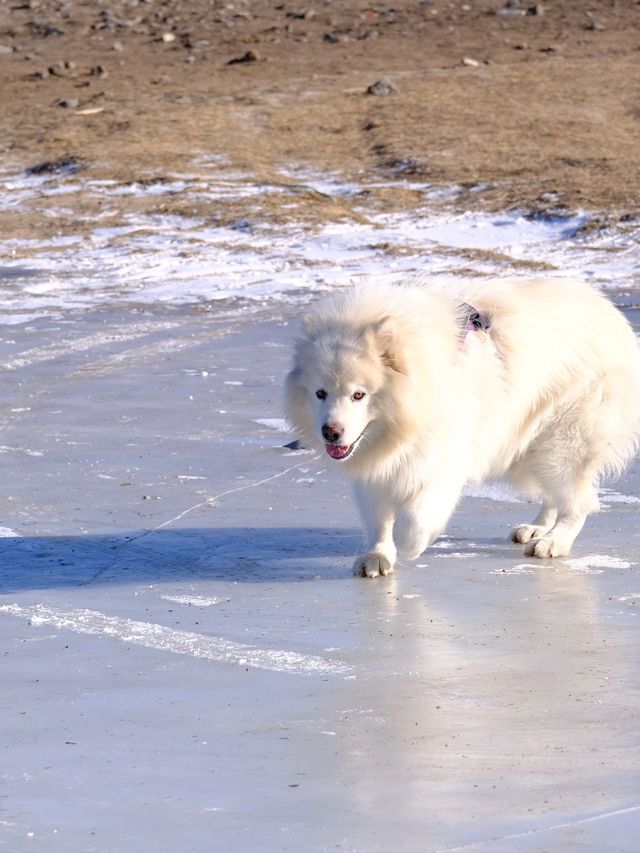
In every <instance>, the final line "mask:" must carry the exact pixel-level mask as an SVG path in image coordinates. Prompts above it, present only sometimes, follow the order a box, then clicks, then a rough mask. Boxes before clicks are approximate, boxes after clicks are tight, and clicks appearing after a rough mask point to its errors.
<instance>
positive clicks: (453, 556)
mask: <svg viewBox="0 0 640 853" xmlns="http://www.w3.org/2000/svg"><path fill="white" fill-rule="evenodd" d="M104 191H105V192H106V191H107V190H106V189H105V190H104ZM16 203H17V202H16ZM388 227H389V233H391V231H392V230H393V229H394V227H395V226H394V225H393V223H391V224H389V226H388ZM412 227H413V226H412ZM416 227H417V226H416ZM400 231H401V229H400ZM163 233H164V235H165V236H166V240H167V242H166V243H162V242H161V241H160V242H158V243H157V244H153V246H150V248H149V254H144V253H142V254H141V255H139V256H136V255H135V252H133V250H132V246H131V244H130V243H129V242H127V240H125V242H124V243H123V244H122V245H121V246H120V247H119V249H118V256H117V259H116V261H114V264H115V266H114V269H116V268H118V264H120V265H121V268H125V266H126V265H129V268H130V270H131V273H132V274H131V277H130V279H129V281H130V282H131V281H133V282H135V281H136V280H137V281H142V280H143V279H144V280H145V282H146V283H145V284H144V286H141V289H140V290H139V291H136V294H137V295H138V296H139V295H140V294H144V295H145V299H144V300H142V299H141V300H137V299H133V298H132V293H133V291H132V292H131V293H129V295H128V296H127V295H126V293H125V292H124V290H123V288H122V287H120V285H119V284H118V282H117V281H116V277H115V274H114V277H113V278H111V277H110V275H109V274H105V272H104V267H103V266H102V261H103V260H104V259H105V257H107V255H108V252H107V255H100V254H99V253H98V254H96V255H93V254H92V252H93V249H92V248H91V247H88V248H86V247H85V248H86V253H85V250H84V249H83V252H82V256H83V257H82V259H81V261H80V271H79V272H77V273H76V274H75V275H70V274H69V272H68V270H67V271H65V269H64V268H63V266H60V267H59V268H58V269H57V270H56V271H55V276H56V280H57V281H58V282H59V287H58V286H57V285H54V284H53V283H51V282H49V283H50V284H51V287H50V290H49V291H46V287H45V285H46V286H48V284H47V282H48V279H47V277H46V275H44V274H43V273H42V269H44V268H45V267H46V266H47V264H49V263H52V261H51V257H50V256H49V255H48V254H47V252H46V247H44V246H43V247H42V248H41V250H40V249H39V250H38V256H37V257H36V256H35V255H34V256H33V257H29V258H28V259H25V258H23V259H22V260H21V262H20V263H21V264H22V265H23V267H29V268H32V269H34V270H35V272H34V274H33V275H32V276H31V275H27V274H25V275H24V277H23V278H21V279H16V278H15V277H14V278H11V279H10V280H3V282H4V283H3V286H2V294H3V299H4V305H5V307H7V308H8V310H9V309H10V311H15V312H17V313H22V314H29V313H31V312H33V313H34V315H35V316H34V317H33V318H32V319H30V320H29V321H28V322H26V323H25V322H18V323H14V324H12V325H5V326H3V327H2V332H3V334H2V336H1V338H0V362H1V363H2V365H3V368H4V369H3V377H4V381H3V382H2V385H1V386H0V402H1V404H2V408H1V410H0V411H1V413H2V436H0V444H1V447H0V458H1V460H2V464H3V478H2V507H3V517H2V519H0V522H1V524H2V527H1V528H0V537H1V538H0V551H1V553H2V564H1V569H0V648H1V649H2V688H1V696H2V702H1V703H0V722H1V726H2V732H3V760H2V768H1V770H0V778H1V780H2V800H1V801H0V803H1V805H0V848H2V849H6V850H8V851H12V853H13V851H17V853H22V851H27V850H29V851H31V850H37V851H47V853H49V851H53V853H58V851H65V853H67V851H70V850H73V851H75V850H82V851H100V853H102V851H127V853H128V851H136V853H138V851H154V853H157V851H161V853H162V852H163V851H171V853H173V851H176V850H186V851H203V853H204V851H207V853H209V851H212V850H220V851H225V853H226V851H231V853H236V851H237V853H245V851H248V850H260V851H296V853H297V851H300V850H309V851H334V850H343V851H350V853H354V851H355V853H388V851H399V853H404V851H407V853H409V851H411V853H413V851H416V853H424V851H429V853H436V851H454V850H455V851H457V850H465V851H466V850H469V851H482V852H483V853H496V851H499V853H520V851H532V852H533V851H535V853H541V851H552V850H553V851H556V850H564V849H576V850H585V851H594V853H595V851H598V853H599V851H605V850H607V851H625V853H626V851H628V853H631V851H635V850H637V838H638V837H639V836H640V796H639V791H640V785H639V781H640V779H639V777H640V750H639V747H638V738H637V719H638V712H639V690H638V681H639V679H638V675H639V671H638V669H639V664H638V661H639V660H640V657H639V655H638V641H639V617H638V608H639V607H640V593H639V591H638V590H639V587H640V584H639V583H638V579H637V573H638V563H640V526H639V525H638V506H637V503H638V500H640V470H639V468H638V466H637V465H636V466H635V467H634V468H633V469H632V470H631V471H630V472H629V473H628V474H627V475H626V476H625V477H624V478H623V479H622V480H621V481H620V482H618V483H617V484H615V486H610V487H607V489H606V490H603V493H602V496H601V497H602V500H603V504H604V507H605V508H604V510H603V512H602V513H600V514H599V515H597V516H594V517H592V518H591V519H590V520H589V522H588V524H587V527H586V528H585V530H584V531H583V533H582V535H581V537H580V538H579V539H578V542H577V545H576V547H575V549H574V553H573V554H572V556H571V558H569V559H568V560H565V561H553V562H552V561H548V562H539V563H535V564H534V563H530V562H525V561H524V560H523V557H522V552H521V549H519V548H518V547H516V546H513V545H512V544H510V543H509V542H508V541H507V534H508V531H509V530H510V529H511V528H512V527H513V526H514V525H515V524H516V523H518V522H521V521H524V520H528V519H529V518H530V517H532V516H533V515H534V514H535V509H534V508H533V507H531V506H529V505H528V504H526V503H525V502H523V501H515V500H514V496H513V495H512V494H511V493H510V492H508V491H507V490H505V489H503V488H502V487H500V486H496V485H494V484H489V485H488V486H485V487H482V488H474V489H470V490H469V492H468V494H467V496H466V497H465V498H464V499H463V501H462V503H461V505H460V507H459V509H458V511H457V512H456V514H455V516H454V518H453V520H452V523H451V525H450V528H449V530H448V531H447V537H446V538H443V539H442V540H440V542H438V543H436V546H437V547H434V548H432V549H429V550H428V551H427V552H426V553H425V554H424V555H422V557H421V558H420V560H419V561H418V563H417V564H407V565H405V566H402V567H401V568H400V569H399V571H398V572H397V573H396V575H394V576H391V577H389V578H386V579H379V580H377V581H375V582H367V581H364V580H362V579H359V578H354V577H352V575H351V573H350V566H351V562H352V557H353V555H354V554H355V553H356V552H357V550H358V548H359V547H360V541H361V537H360V532H359V529H358V523H357V519H356V516H355V512H354V509H353V505H352V501H351V497H350V495H349V491H348V487H347V486H346V484H345V483H344V482H343V481H342V479H341V478H340V477H339V475H337V476H336V475H335V474H334V472H333V471H332V470H331V469H330V460H326V459H324V458H318V457H316V456H315V455H314V454H312V453H309V452H305V451H293V452H292V451H291V450H289V449H287V448H286V447H284V446H283V445H285V444H286V443H287V442H288V441H289V436H288V435H287V434H286V433H285V432H284V431H283V430H284V427H285V425H284V422H283V421H282V410H281V403H280V398H281V384H282V377H283V375H284V373H285V371H286V369H287V366H288V361H289V348H290V344H291V341H292V339H293V336H294V334H295V329H296V324H297V321H298V317H299V313H300V311H299V302H298V301H296V300H294V299H292V298H291V296H290V291H289V290H288V287H289V282H290V281H292V280H293V277H294V275H296V274H297V273H296V272H295V269H294V267H295V264H293V263H292V267H291V269H287V268H286V265H283V270H284V272H283V273H282V278H280V277H279V276H280V273H277V272H272V273H269V275H271V279H270V284H269V287H270V288H271V289H270V295H269V298H268V299H254V300H252V301H247V300H238V298H237V295H238V294H237V293H236V294H235V297H234V298H233V299H231V298H226V297H225V298H223V297H222V296H220V294H217V295H218V296H219V298H218V299H217V301H216V302H215V304H211V303H210V302H209V301H207V300H204V301H203V299H197V300H195V301H190V300H185V299H183V298H182V297H181V296H180V298H178V297H176V298H174V296H175V294H176V292H177V291H176V288H178V285H176V284H175V282H173V283H172V282H170V281H167V282H165V281H164V279H163V276H164V274H165V273H164V272H163V270H164V271H166V270H167V269H168V268H169V266H170V263H172V262H171V252H172V251H173V250H172V248H171V245H172V244H171V241H172V240H173V239H178V238H177V237H176V236H175V234H173V236H172V231H171V228H170V227H169V226H168V225H167V228H166V230H165V231H164V232H163ZM331 233H333V232H331ZM336 234H337V232H336ZM178 236H179V234H178ZM512 236H513V234H512ZM103 239H104V240H106V241H107V243H108V241H109V239H110V238H109V237H104V236H101V237H100V240H103ZM304 239H305V240H306V239H307V238H304ZM311 239H312V238H309V240H311ZM319 239H324V240H326V241H327V242H326V244H325V245H324V246H320V244H319V243H318V242H316V243H314V244H313V247H312V248H313V252H318V253H319V254H320V255H322V257H324V259H325V260H326V262H327V265H328V264H329V263H330V262H331V252H332V243H331V240H332V238H331V237H330V229H327V232H326V233H325V235H324V237H322V238H319V237H318V236H317V235H316V236H315V237H313V240H316V241H318V240H319ZM510 239H511V237H510ZM518 239H519V240H520V243H521V245H524V237H523V235H522V234H521V235H520V236H519V237H518ZM536 239H537V238H536ZM562 239H565V238H562ZM549 242H550V245H549V249H550V251H551V252H553V251H555V250H556V249H558V247H557V246H556V245H555V243H554V241H553V240H552V239H551V240H550V241H549ZM294 244H295V241H293V243H292V244H291V247H292V248H291V253H292V255H295V252H296V251H298V249H296V248H295V245H294ZM212 245H213V243H212V244H210V246H209V250H210V251H211V255H210V260H211V264H212V265H213V266H214V267H215V265H216V264H217V263H218V262H220V263H222V262H221V261H220V259H219V258H217V256H216V254H215V251H214V250H213V249H211V246H212ZM305 245H306V246H307V248H306V249H305V250H304V251H305V252H306V251H307V250H308V251H309V252H311V251H312V249H311V248H309V246H310V245H311V243H309V242H308V241H307V243H306V244H305ZM103 248H104V247H103ZM64 251H65V249H64V247H62V255H60V254H59V253H58V252H56V253H55V257H56V259H59V258H60V257H64ZM109 251H111V249H110V250H109ZM237 251H241V250H238V249H237V247H234V246H230V248H229V257H230V258H231V260H232V261H233V259H234V258H240V255H235V254H234V253H236V252H237ZM335 251H336V258H338V259H339V260H337V261H336V262H335V265H334V266H333V267H331V275H330V276H329V274H328V273H327V274H326V276H325V273H323V276H325V277H324V278H323V280H322V282H321V285H320V286H321V287H330V286H333V285H332V283H336V284H338V283H343V279H342V281H341V276H340V274H341V272H343V264H347V260H348V258H349V256H350V252H351V251H352V250H351V249H349V248H348V247H345V246H344V245H343V246H342V247H341V246H340V245H339V244H336V250H335ZM281 255H282V252H281ZM252 257H254V258H255V254H254V255H249V254H245V255H244V256H242V258H240V259H238V260H237V278H236V283H238V282H240V283H242V282H244V283H243V284H242V287H245V288H247V287H249V284H248V282H250V281H253V280H254V277H255V276H256V270H255V269H254V268H252V266H251V263H252V261H251V258H252ZM308 257H309V258H310V257H311V256H310V255H308ZM359 257H361V256H359V255H358V254H357V253H356V254H355V255H354V262H353V268H354V270H356V271H357V269H358V264H359V263H360V261H359V260H358V258H359ZM362 257H364V256H362ZM148 261H151V262H152V263H151V264H148ZM285 261H286V255H285V256H284V259H283V261H282V262H283V264H284V262H285ZM322 262H323V263H324V262H325V261H322ZM3 263H4V261H3ZM56 263H58V261H57V260H56ZM199 263H201V264H202V266H201V267H199V268H198V270H199V271H197V272H196V273H193V276H194V277H193V279H192V284H191V285H189V286H190V287H191V288H192V290H190V291H189V292H193V293H196V292H200V293H201V294H204V293H206V288H205V286H204V283H203V282H199V276H200V275H203V276H206V275H208V274H210V272H209V273H208V272H207V256H206V253H204V254H203V255H202V257H201V259H200V261H199ZM83 264H86V269H83V268H82V265H83ZM247 264H248V266H247ZM136 265H137V266H136ZM243 265H244V266H243ZM347 267H348V264H347ZM11 269H13V270H14V271H15V269H16V267H15V265H14V266H13V267H11ZM326 269H329V266H327V267H326ZM154 270H156V271H157V272H154ZM481 271H482V268H481V267H480V268H479V272H481ZM53 274H54V273H52V275H53ZM190 274H191V273H190ZM632 274H633V273H632V269H631V266H628V267H627V268H626V275H627V278H626V279H625V280H626V281H627V282H629V281H630V280H631V278H632ZM85 275H86V280H85ZM145 276H148V279H146V278H144V277H145ZM289 276H291V278H289ZM136 277H137V278H136ZM214 278H215V276H212V278H211V280H213V279H214ZM185 280H186V279H185ZM78 282H82V283H83V287H84V285H86V288H85V290H84V295H81V296H82V298H80V297H79V296H78ZM29 283H30V284H29ZM38 284H43V290H42V292H41V293H40V295H39V296H38V297H37V298H36V293H35V290H34V288H35V286H36V285H38ZM181 286H182V285H180V287H181ZM171 287H173V288H174V290H173V295H171ZM198 288H200V290H198ZM238 288H240V284H238ZM314 293H315V291H314V289H313V287H312V286H311V285H308V287H307V295H306V297H305V298H313V295H314ZM152 294H155V295H152ZM178 296H179V294H178ZM615 298H616V299H617V300H618V301H619V303H620V304H621V305H622V306H623V307H624V310H625V311H627V313H628V316H629V317H630V318H631V319H632V320H633V321H634V322H635V323H637V322H638V319H639V317H638V310H637V307H634V306H637V303H638V299H637V292H632V295H631V297H627V296H619V295H617V294H616V295H615ZM39 299H42V300H44V301H43V302H39V301H38V300H39ZM14 319H15V315H14ZM237 382H242V384H241V385H237V384H231V383H237Z"/></svg>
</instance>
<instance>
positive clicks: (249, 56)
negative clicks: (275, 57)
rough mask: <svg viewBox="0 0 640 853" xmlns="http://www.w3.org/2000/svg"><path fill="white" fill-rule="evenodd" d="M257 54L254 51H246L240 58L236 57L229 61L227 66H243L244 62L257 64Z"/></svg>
mask: <svg viewBox="0 0 640 853" xmlns="http://www.w3.org/2000/svg"><path fill="white" fill-rule="evenodd" d="M258 58H259V57H258V54H257V53H256V52H255V51H254V50H248V51H247V52H246V53H243V54H242V56H236V57H235V59H230V60H229V61H228V62H227V65H244V64H245V63H246V62H257V61H258Z"/></svg>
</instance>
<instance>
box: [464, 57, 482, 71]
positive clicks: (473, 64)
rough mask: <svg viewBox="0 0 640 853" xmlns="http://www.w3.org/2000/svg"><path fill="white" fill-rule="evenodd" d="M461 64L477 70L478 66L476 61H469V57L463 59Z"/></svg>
mask: <svg viewBox="0 0 640 853" xmlns="http://www.w3.org/2000/svg"><path fill="white" fill-rule="evenodd" d="M462 64H463V65H468V66H469V68H478V66H479V65H480V63H479V62H478V60H477V59H471V57H470V56H465V57H463V59H462Z"/></svg>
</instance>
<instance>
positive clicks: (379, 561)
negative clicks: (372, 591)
mask: <svg viewBox="0 0 640 853" xmlns="http://www.w3.org/2000/svg"><path fill="white" fill-rule="evenodd" d="M392 572H393V563H392V562H391V560H389V558H388V557H385V556H384V554H380V553H378V552H377V551H376V552H373V553H371V554H364V555H363V556H362V557H358V559H357V560H356V561H355V563H354V564H353V573H354V575H358V576H359V577H361V578H377V577H378V575H385V576H386V575H390V574H391V573H392Z"/></svg>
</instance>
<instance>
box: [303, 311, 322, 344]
mask: <svg viewBox="0 0 640 853" xmlns="http://www.w3.org/2000/svg"><path fill="white" fill-rule="evenodd" d="M302 330H303V332H304V333H305V335H306V336H307V337H308V338H309V340H310V341H312V340H313V339H314V338H315V337H317V335H318V332H319V331H320V320H319V319H318V317H316V315H315V314H307V315H305V317H304V318H303V320H302Z"/></svg>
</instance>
